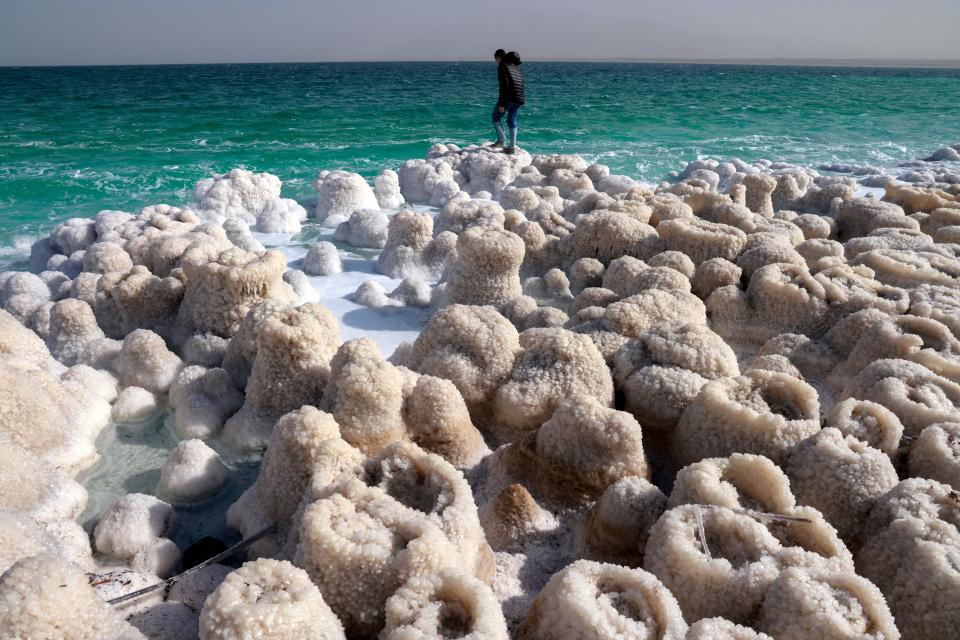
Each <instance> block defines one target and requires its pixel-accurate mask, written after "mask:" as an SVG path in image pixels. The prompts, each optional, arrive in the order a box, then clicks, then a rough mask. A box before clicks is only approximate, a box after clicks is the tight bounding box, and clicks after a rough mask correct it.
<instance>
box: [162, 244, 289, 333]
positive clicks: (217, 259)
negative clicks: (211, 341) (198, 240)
mask: <svg viewBox="0 0 960 640" xmlns="http://www.w3.org/2000/svg"><path fill="white" fill-rule="evenodd" d="M183 269H184V273H185V275H186V283H187V284H186V291H185V293H184V296H183V303H182V304H181V305H180V310H179V313H178V315H177V327H178V328H179V330H180V331H182V332H185V333H188V334H194V333H204V332H212V333H215V334H217V335H219V336H223V337H230V336H232V335H233V334H234V333H236V331H237V329H238V328H239V325H240V322H241V320H243V317H244V316H245V315H247V311H249V310H250V309H251V308H252V307H253V306H255V305H256V304H258V303H259V302H262V301H263V300H265V299H270V298H272V299H276V300H278V301H280V302H290V301H292V300H293V297H294V294H293V290H292V289H291V288H290V286H289V285H288V284H286V283H285V282H284V281H283V272H284V270H285V269H286V260H285V259H284V257H283V254H282V253H280V252H279V251H276V250H270V251H267V252H265V253H262V254H257V253H250V252H247V251H243V250H241V249H228V250H227V251H224V252H222V253H220V254H219V255H216V256H214V257H213V258H210V257H209V256H207V255H204V254H203V253H202V252H199V251H196V252H195V250H192V251H190V252H188V253H187V254H186V255H185V256H184V259H183Z"/></svg>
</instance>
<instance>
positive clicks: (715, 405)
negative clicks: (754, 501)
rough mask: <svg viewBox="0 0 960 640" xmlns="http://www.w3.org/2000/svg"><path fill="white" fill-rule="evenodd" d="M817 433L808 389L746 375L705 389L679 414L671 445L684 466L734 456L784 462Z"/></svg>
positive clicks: (814, 399) (761, 374)
mask: <svg viewBox="0 0 960 640" xmlns="http://www.w3.org/2000/svg"><path fill="white" fill-rule="evenodd" d="M819 430H820V402H819V399H818V396H817V392H816V391H815V390H814V388H813V387H811V386H810V385H808V384H807V383H806V382H804V381H803V380H799V379H797V378H794V377H792V376H790V375H787V374H785V373H779V372H775V371H763V370H751V371H748V372H746V373H745V374H744V375H742V376H737V377H735V378H724V379H721V380H717V381H712V382H708V383H707V384H706V385H704V387H703V389H701V391H700V393H699V394H698V395H697V396H696V397H695V398H694V399H693V401H692V402H691V403H690V405H689V406H688V407H687V408H686V409H685V410H684V412H683V415H681V417H680V422H679V423H678V424H677V428H676V431H675V432H674V434H673V445H674V451H675V454H676V456H677V457H678V458H679V459H680V460H681V461H682V462H685V463H690V462H696V461H697V460H702V459H703V458H713V457H724V456H728V455H731V454H733V453H737V452H744V453H755V454H759V455H764V456H766V457H768V458H770V459H771V460H773V461H774V462H776V463H783V462H784V461H785V460H786V458H787V457H788V456H789V453H790V450H791V449H792V448H793V447H794V446H795V445H797V444H798V443H799V442H800V441H801V440H803V439H805V438H807V437H808V436H811V435H813V434H814V433H816V432H817V431H819Z"/></svg>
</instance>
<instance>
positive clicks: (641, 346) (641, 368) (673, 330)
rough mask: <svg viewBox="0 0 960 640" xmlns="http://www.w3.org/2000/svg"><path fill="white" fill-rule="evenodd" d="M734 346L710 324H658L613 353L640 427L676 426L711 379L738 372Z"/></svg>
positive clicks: (626, 399)
mask: <svg viewBox="0 0 960 640" xmlns="http://www.w3.org/2000/svg"><path fill="white" fill-rule="evenodd" d="M739 373H740V368H739V365H738V364H737V358H736V355H735V354H734V352H733V350H732V349H731V348H730V347H729V346H728V345H727V344H726V343H725V342H724V341H723V339H722V338H721V337H720V336H718V335H717V334H715V333H714V332H713V331H711V330H710V329H709V328H708V327H707V326H706V325H701V324H694V323H687V324H678V325H673V324H666V323H664V324H656V325H654V326H652V327H651V328H650V329H648V330H647V331H644V332H643V333H641V334H640V335H639V337H637V338H636V339H634V340H630V341H628V342H627V343H625V344H624V345H623V346H622V347H620V349H618V350H617V352H616V353H615V354H614V356H613V375H614V380H615V381H616V384H617V388H618V389H620V390H621V391H622V393H623V396H624V408H625V409H627V410H628V411H630V412H631V413H633V415H634V416H635V417H636V418H637V420H638V421H639V422H640V424H641V425H643V426H644V427H649V428H652V429H657V430H666V431H669V430H672V429H673V428H674V427H675V426H676V424H677V422H678V421H679V420H680V416H681V414H682V413H683V411H684V409H686V407H687V406H688V405H689V404H690V402H691V401H692V400H693V399H694V398H695V397H696V396H697V394H698V393H700V389H701V388H702V387H703V385H705V384H706V383H707V381H709V380H717V379H719V378H723V377H728V376H736V375H739Z"/></svg>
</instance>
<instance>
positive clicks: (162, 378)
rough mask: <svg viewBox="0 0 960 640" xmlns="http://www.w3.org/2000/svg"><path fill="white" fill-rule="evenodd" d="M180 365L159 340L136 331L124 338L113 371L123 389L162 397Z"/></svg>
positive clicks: (157, 337) (154, 336)
mask: <svg viewBox="0 0 960 640" xmlns="http://www.w3.org/2000/svg"><path fill="white" fill-rule="evenodd" d="M182 364H183V363H182V362H181V360H180V358H178V357H177V355H176V354H175V353H173V352H172V351H170V350H169V349H167V345H166V344H165V343H164V341H163V338H161V337H160V336H158V335H157V334H156V333H154V332H153V331H149V330H147V329H137V330H136V331H133V332H132V333H130V334H128V335H127V337H126V338H124V340H123V347H122V348H121V349H120V353H119V354H118V355H117V358H116V360H115V361H114V368H115V370H116V372H117V375H118V376H119V377H120V384H122V385H123V386H138V387H143V388H144V389H146V390H148V391H152V392H154V393H163V392H165V391H167V390H168V389H169V388H170V385H171V384H173V380H174V378H175V377H176V375H177V372H179V371H180V367H181V366H182Z"/></svg>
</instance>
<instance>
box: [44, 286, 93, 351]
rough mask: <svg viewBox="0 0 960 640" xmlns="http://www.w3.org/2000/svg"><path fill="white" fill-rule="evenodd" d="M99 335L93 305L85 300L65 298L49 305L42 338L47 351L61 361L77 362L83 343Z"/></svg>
mask: <svg viewBox="0 0 960 640" xmlns="http://www.w3.org/2000/svg"><path fill="white" fill-rule="evenodd" d="M103 337H104V336H103V331H101V330H100V327H99V326H98V325H97V319H96V318H95V317H94V315H93V309H91V308H90V305H88V304H87V303H86V302H83V301H82V300H77V299H76V298H66V299H64V300H61V301H59V302H56V303H54V305H53V307H52V308H51V309H50V327H49V330H48V333H47V338H46V342H47V346H48V347H49V348H50V353H51V355H53V357H54V358H56V359H57V360H59V361H60V362H62V363H63V364H65V365H67V366H71V365H74V364H77V362H79V361H80V357H81V355H82V354H83V351H84V349H86V347H87V344H89V343H90V342H91V341H93V340H96V339H98V338H103Z"/></svg>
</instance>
